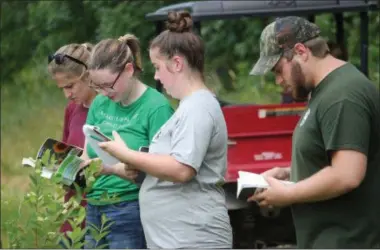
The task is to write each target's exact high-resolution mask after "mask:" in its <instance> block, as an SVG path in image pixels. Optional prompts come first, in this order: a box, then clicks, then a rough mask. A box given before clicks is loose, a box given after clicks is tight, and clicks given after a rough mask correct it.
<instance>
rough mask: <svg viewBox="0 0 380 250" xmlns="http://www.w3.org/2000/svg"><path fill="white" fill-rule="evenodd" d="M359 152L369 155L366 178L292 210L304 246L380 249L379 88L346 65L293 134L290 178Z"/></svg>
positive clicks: (324, 85)
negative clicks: (342, 154) (334, 195)
mask: <svg viewBox="0 0 380 250" xmlns="http://www.w3.org/2000/svg"><path fill="white" fill-rule="evenodd" d="M337 150H355V151H359V152H361V153H363V154H365V155H366V156H367V159H368V161H367V171H366V176H365V178H364V180H363V182H362V183H361V185H360V186H359V187H358V188H356V189H355V190H353V191H351V192H349V193H346V194H344V195H342V196H340V197H337V198H334V199H330V200H326V201H320V202H314V203H305V204H295V205H293V206H292V212H293V218H294V223H295V228H296V235H297V246H298V247H299V248H330V249H331V248H340V249H342V248H379V247H380V98H379V90H378V89H376V87H375V85H374V84H373V83H371V82H370V81H369V80H368V78H366V77H365V76H364V75H363V74H362V73H361V72H360V71H359V70H358V69H357V68H356V67H355V66H353V65H352V64H350V63H347V64H345V65H343V66H341V67H340V68H338V69H336V70H334V71H333V72H331V73H330V74H329V75H328V76H326V77H325V79H324V80H323V81H322V82H321V83H320V84H319V85H318V86H317V87H316V88H315V89H314V90H313V91H312V94H311V99H310V101H309V104H308V107H307V110H306V111H305V113H304V114H303V116H302V117H301V119H300V120H299V122H298V124H297V126H296V129H295V131H294V134H293V148H292V169H291V180H292V181H295V182H297V181H300V180H303V179H305V178H308V177H310V176H311V175H313V174H315V173H316V172H318V171H320V170H321V169H322V168H323V167H325V166H329V165H331V153H332V152H333V151H337Z"/></svg>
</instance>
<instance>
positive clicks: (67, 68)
mask: <svg viewBox="0 0 380 250" xmlns="http://www.w3.org/2000/svg"><path fill="white" fill-rule="evenodd" d="M92 48H93V45H92V44H91V43H82V44H77V43H71V44H67V45H64V46H62V47H61V48H59V49H58V50H57V51H56V52H55V53H54V55H56V54H64V55H68V56H71V57H73V58H75V59H78V60H79V61H81V62H83V63H84V64H86V65H88V61H89V59H90V55H91V51H92ZM48 71H49V73H50V74H51V75H54V74H56V73H68V74H71V75H73V76H78V77H82V76H83V75H84V73H85V72H86V68H85V67H84V65H82V64H79V63H77V62H75V61H73V60H70V59H69V58H65V60H64V62H63V63H62V64H57V63H56V62H55V60H52V61H51V62H50V63H49V64H48Z"/></svg>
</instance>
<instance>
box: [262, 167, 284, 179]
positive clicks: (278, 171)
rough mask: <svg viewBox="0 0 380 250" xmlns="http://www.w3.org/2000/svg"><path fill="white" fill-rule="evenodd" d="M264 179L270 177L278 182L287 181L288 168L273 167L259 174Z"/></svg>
mask: <svg viewBox="0 0 380 250" xmlns="http://www.w3.org/2000/svg"><path fill="white" fill-rule="evenodd" d="M261 175H262V176H264V177H266V178H267V177H272V178H275V179H278V180H283V181H288V180H289V177H290V167H287V168H283V167H274V168H271V169H269V170H267V171H265V172H264V173H262V174H261Z"/></svg>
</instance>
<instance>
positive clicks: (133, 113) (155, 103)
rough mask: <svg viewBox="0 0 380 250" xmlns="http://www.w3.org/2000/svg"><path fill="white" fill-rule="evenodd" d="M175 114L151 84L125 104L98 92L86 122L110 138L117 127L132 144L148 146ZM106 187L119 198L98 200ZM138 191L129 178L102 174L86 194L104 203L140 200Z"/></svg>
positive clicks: (93, 155) (91, 200) (92, 201)
mask: <svg viewBox="0 0 380 250" xmlns="http://www.w3.org/2000/svg"><path fill="white" fill-rule="evenodd" d="M172 114H173V109H172V107H171V105H170V103H169V101H168V100H167V99H166V98H165V97H164V96H163V95H162V94H161V93H159V92H158V91H157V90H155V89H153V88H151V87H148V88H147V90H146V91H145V92H144V93H143V94H142V95H141V96H140V97H139V98H138V99H137V100H136V101H135V102H133V103H132V104H130V105H128V106H122V105H121V103H116V102H113V101H112V100H111V99H109V98H108V97H106V96H103V95H98V96H96V98H95V99H94V101H93V102H92V104H91V106H90V109H89V112H88V115H87V121H86V124H89V125H94V126H97V127H99V130H100V131H101V132H102V133H104V134H105V135H106V136H108V137H110V138H113V137H112V131H113V130H115V131H117V133H118V134H119V135H120V136H121V137H122V138H123V140H124V141H125V143H126V144H127V145H128V147H129V148H131V149H133V150H139V148H140V147H142V146H149V144H150V142H151V140H152V138H153V136H154V135H155V134H156V132H157V131H158V130H159V129H160V127H161V126H162V125H163V124H164V123H165V122H166V121H167V120H168V119H169V118H170V117H171V115H172ZM86 149H87V154H88V156H89V158H91V159H93V158H96V157H98V156H97V154H96V153H95V151H94V150H93V149H92V148H91V146H90V145H87V148H86ZM104 191H107V192H108V195H110V196H114V195H115V196H116V197H117V198H118V199H117V201H115V200H114V201H107V202H104V201H103V202H101V201H99V200H100V197H101V195H102V194H103V193H104ZM138 192H139V187H138V186H137V185H135V184H134V183H132V182H130V181H128V180H125V179H122V178H120V177H118V176H115V175H102V176H99V177H98V178H97V179H96V181H95V183H94V185H93V187H92V190H91V191H90V192H89V193H88V194H87V198H88V199H89V203H90V204H93V205H103V204H110V203H115V202H120V201H131V200H137V199H138ZM97 201H98V202H97Z"/></svg>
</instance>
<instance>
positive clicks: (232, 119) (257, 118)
mask: <svg viewBox="0 0 380 250" xmlns="http://www.w3.org/2000/svg"><path fill="white" fill-rule="evenodd" d="M379 2H380V1H377V0H323V1H315V0H311V1H309V0H255V1H194V2H186V3H181V4H174V5H170V6H166V7H163V8H160V9H158V10H157V11H155V12H153V13H149V14H147V15H146V18H147V19H148V20H150V21H154V22H155V23H156V29H157V32H161V30H162V28H163V27H164V26H163V21H165V20H166V18H167V13H168V11H171V10H175V11H179V10H187V11H189V12H190V13H191V14H192V17H193V20H194V26H195V28H196V29H197V30H198V33H199V34H201V23H200V22H201V21H207V20H222V19H237V18H241V17H244V16H245V17H258V18H264V17H276V16H287V15H297V16H304V17H307V18H308V19H309V20H310V21H314V20H315V15H318V14H323V13H331V14H332V15H334V17H335V21H336V41H335V42H336V44H337V45H338V46H339V47H340V49H341V51H342V52H343V55H342V59H348V55H347V49H346V44H345V42H346V40H345V38H344V27H343V23H344V22H343V12H357V13H359V14H360V21H361V24H360V25H361V27H360V36H361V37H360V46H361V47H360V53H361V55H360V57H361V65H360V68H361V70H362V71H363V72H364V73H365V74H366V75H368V12H369V11H372V10H377V11H378V10H379V6H378V4H379ZM221 53H223V51H221ZM256 59H257V58H252V62H254V61H255V60H256ZM157 89H159V90H161V84H160V83H159V82H157ZM221 105H222V107H223V112H224V115H225V119H226V122H227V127H228V136H229V140H230V141H229V148H228V170H227V174H226V176H225V179H226V184H225V185H224V187H225V191H226V200H227V205H228V208H229V214H230V218H231V224H232V227H233V231H234V248H266V247H284V246H285V245H287V246H290V247H294V246H295V244H296V240H295V234H294V227H293V223H292V217H291V213H290V209H289V208H283V209H281V210H280V209H275V210H272V211H267V210H262V209H259V207H258V206H257V205H256V204H254V203H247V202H246V201H244V200H238V199H237V198H236V186H237V185H236V179H237V176H238V171H239V170H243V171H249V172H253V173H262V172H264V171H266V170H268V169H271V168H273V167H275V166H278V167H287V166H290V164H291V140H292V134H293V129H294V128H295V126H296V124H297V122H298V119H299V117H300V114H302V112H303V110H304V108H305V103H290V104H284V103H283V104H275V105H274V104H271V105H233V104H223V102H221Z"/></svg>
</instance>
